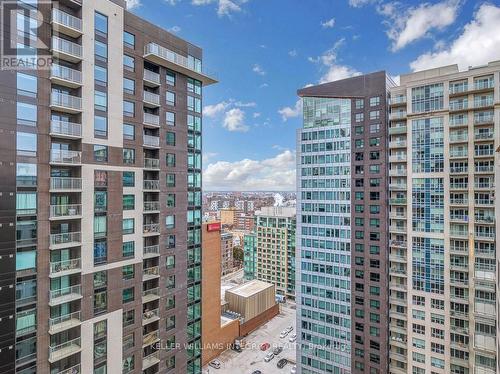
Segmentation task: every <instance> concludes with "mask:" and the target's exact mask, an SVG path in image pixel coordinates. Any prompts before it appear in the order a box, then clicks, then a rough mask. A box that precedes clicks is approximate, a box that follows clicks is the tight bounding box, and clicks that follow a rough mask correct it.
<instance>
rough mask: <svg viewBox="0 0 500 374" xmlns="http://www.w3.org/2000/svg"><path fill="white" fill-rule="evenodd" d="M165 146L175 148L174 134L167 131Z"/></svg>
mask: <svg viewBox="0 0 500 374" xmlns="http://www.w3.org/2000/svg"><path fill="white" fill-rule="evenodd" d="M166 140H167V145H171V146H175V132H171V131H167V135H166Z"/></svg>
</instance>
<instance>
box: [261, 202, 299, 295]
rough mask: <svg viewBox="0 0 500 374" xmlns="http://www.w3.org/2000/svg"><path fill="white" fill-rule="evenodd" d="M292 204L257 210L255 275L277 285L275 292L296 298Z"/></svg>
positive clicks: (294, 220) (294, 222)
mask: <svg viewBox="0 0 500 374" xmlns="http://www.w3.org/2000/svg"><path fill="white" fill-rule="evenodd" d="M295 227H296V210H295V208H294V207H293V208H292V207H263V208H261V209H260V210H258V211H257V212H255V235H256V258H255V264H254V266H255V273H254V274H255V278H256V279H258V280H261V281H264V282H267V283H272V284H274V285H275V288H276V293H277V294H279V295H282V296H286V297H290V298H292V299H293V298H295Z"/></svg>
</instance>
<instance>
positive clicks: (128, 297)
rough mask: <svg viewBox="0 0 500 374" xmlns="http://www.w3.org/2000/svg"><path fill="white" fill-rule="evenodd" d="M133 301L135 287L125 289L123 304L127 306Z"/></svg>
mask: <svg viewBox="0 0 500 374" xmlns="http://www.w3.org/2000/svg"><path fill="white" fill-rule="evenodd" d="M131 301H134V287H130V288H125V289H124V290H123V291H122V302H123V303H124V304H125V303H129V302H131Z"/></svg>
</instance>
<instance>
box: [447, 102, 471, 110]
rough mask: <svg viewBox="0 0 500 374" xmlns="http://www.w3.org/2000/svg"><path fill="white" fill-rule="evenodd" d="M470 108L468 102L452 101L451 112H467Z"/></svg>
mask: <svg viewBox="0 0 500 374" xmlns="http://www.w3.org/2000/svg"><path fill="white" fill-rule="evenodd" d="M468 107H469V103H468V102H467V100H463V101H450V110H466V109H468Z"/></svg>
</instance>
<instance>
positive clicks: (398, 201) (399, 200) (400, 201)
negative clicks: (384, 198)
mask: <svg viewBox="0 0 500 374" xmlns="http://www.w3.org/2000/svg"><path fill="white" fill-rule="evenodd" d="M389 202H390V203H391V204H393V205H406V199H405V198H395V199H389Z"/></svg>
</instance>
